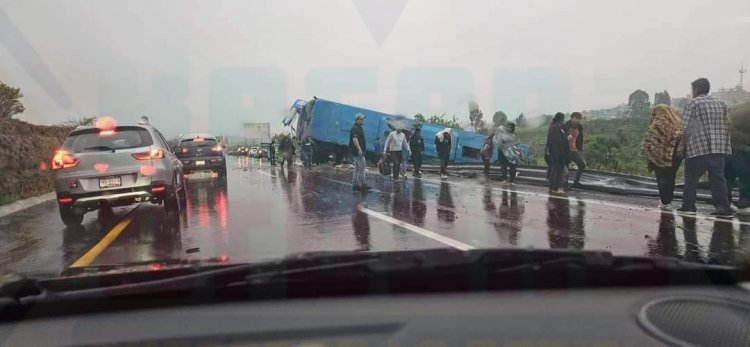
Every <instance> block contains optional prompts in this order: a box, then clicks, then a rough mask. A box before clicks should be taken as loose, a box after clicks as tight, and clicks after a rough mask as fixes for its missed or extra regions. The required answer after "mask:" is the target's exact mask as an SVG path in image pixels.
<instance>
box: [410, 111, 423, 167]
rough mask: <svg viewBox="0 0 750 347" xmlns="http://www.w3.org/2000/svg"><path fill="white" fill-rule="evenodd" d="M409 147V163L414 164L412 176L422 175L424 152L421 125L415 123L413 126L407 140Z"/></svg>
mask: <svg viewBox="0 0 750 347" xmlns="http://www.w3.org/2000/svg"><path fill="white" fill-rule="evenodd" d="M409 148H410V149H411V163H412V165H414V177H416V178H420V177H422V172H421V171H420V169H421V168H422V155H423V154H424V138H423V137H422V126H421V125H419V124H417V125H416V126H415V128H414V134H413V135H412V136H411V141H409Z"/></svg>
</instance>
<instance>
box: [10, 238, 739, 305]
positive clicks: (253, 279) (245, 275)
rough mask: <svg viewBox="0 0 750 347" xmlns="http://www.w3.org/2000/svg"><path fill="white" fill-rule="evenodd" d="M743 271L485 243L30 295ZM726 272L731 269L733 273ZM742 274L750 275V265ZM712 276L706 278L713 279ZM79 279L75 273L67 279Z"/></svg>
mask: <svg viewBox="0 0 750 347" xmlns="http://www.w3.org/2000/svg"><path fill="white" fill-rule="evenodd" d="M738 271H739V270H737V269H734V268H731V267H727V266H714V265H705V264H698V263H689V262H685V261H681V260H679V259H674V258H648V257H616V256H613V255H612V254H611V253H609V252H598V251H576V250H524V249H486V250H481V249H480V250H472V251H466V252H464V251H458V250H452V249H440V250H425V251H404V252H383V253H375V252H372V253H366V252H317V253H302V254H299V255H295V256H290V257H286V258H282V259H280V260H276V261H271V262H266V263H259V264H240V265H228V266H222V267H218V268H217V267H211V268H209V269H201V268H196V269H195V270H194V271H191V272H188V273H185V272H182V273H181V274H179V275H175V276H173V277H168V278H158V279H155V280H154V279H152V280H149V275H153V276H157V274H158V273H159V272H158V271H157V272H151V273H144V274H143V275H144V276H145V278H142V279H140V280H139V281H132V278H130V279H128V280H123V281H122V283H117V284H113V285H109V286H105V287H97V286H96V285H92V286H91V287H88V288H74V289H72V290H64V289H63V290H60V289H62V288H57V289H55V288H54V286H51V287H48V288H47V290H45V291H44V292H42V293H41V294H40V295H35V296H30V297H27V298H24V300H28V301H29V302H39V301H56V300H79V299H86V298H91V297H118V296H129V295H152V294H155V293H162V292H174V291H190V290H195V289H197V288H204V289H208V290H216V289H221V288H230V287H233V286H234V287H237V286H240V287H248V288H253V289H258V288H263V287H269V288H272V287H273V288H275V287H274V286H277V285H279V284H283V285H286V286H289V285H298V284H299V285H310V286H311V287H315V285H316V284H317V285H318V287H320V286H321V285H327V286H325V287H324V289H325V290H330V289H331V288H329V287H331V284H332V283H344V284H347V283H348V284H354V283H357V281H360V282H362V281H363V280H364V282H367V283H370V282H380V281H385V282H389V281H390V283H391V284H389V286H390V285H393V286H396V284H397V283H400V284H399V285H400V286H402V287H404V288H407V287H409V286H412V287H415V288H417V287H418V288H423V286H425V285H427V284H429V283H432V284H429V285H431V286H434V287H435V288H452V287H453V286H458V287H456V288H460V290H471V289H478V288H480V287H481V288H482V289H485V290H486V289H493V288H497V287H503V288H506V287H507V288H512V287H514V286H516V287H517V286H518V285H522V284H523V283H525V282H524V281H527V282H528V283H529V284H531V285H532V286H531V287H532V288H533V287H535V286H539V287H545V286H546V287H550V286H555V285H559V283H564V284H565V286H566V287H568V286H573V284H572V283H566V282H565V281H566V278H567V277H566V276H572V277H571V278H570V279H569V280H571V281H578V280H581V281H582V282H580V284H579V286H587V285H589V284H592V285H593V284H594V283H598V282H597V278H600V277H601V278H602V279H604V280H603V281H602V283H604V285H606V284H608V283H609V284H612V285H616V284H621V285H627V284H629V283H634V282H633V281H644V282H647V281H646V279H645V277H648V275H649V274H651V275H652V276H651V277H653V280H654V281H657V283H654V284H658V283H661V282H658V281H664V280H665V279H667V280H670V281H674V280H676V279H677V278H678V277H675V276H673V275H674V274H675V273H685V272H691V273H692V274H696V273H698V274H701V275H705V274H707V273H711V274H720V275H721V276H724V277H721V278H719V279H718V281H719V282H721V283H725V282H727V281H729V280H736V279H737V278H738V277H737V273H738ZM636 273H637V274H638V275H634V274H636ZM642 274H646V275H645V277H642V276H641V275H642ZM665 274H670V276H665ZM726 274H730V275H729V277H728V278H729V279H727V277H726ZM742 276H744V277H747V276H746V273H745V272H743V273H742ZM667 277H668V278H667ZM704 277H705V276H704ZM704 277H701V278H702V279H703V280H705V278H704ZM71 280H73V279H67V281H71ZM710 280H714V278H710ZM368 281H369V282H368ZM431 281H435V282H434V283H433V282H431ZM461 281H464V282H471V281H478V283H480V284H478V286H479V287H476V288H475V287H471V288H469V287H466V288H464V287H461ZM587 281H588V282H587ZM607 281H611V282H607ZM94 283H96V281H95V282H94ZM109 283H111V282H109ZM556 283H557V284H556ZM335 286H336V285H333V287H335ZM391 288H393V287H391ZM390 290H393V289H390ZM453 290H456V289H453ZM22 302H23V301H22Z"/></svg>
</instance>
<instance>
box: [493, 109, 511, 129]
mask: <svg viewBox="0 0 750 347" xmlns="http://www.w3.org/2000/svg"><path fill="white" fill-rule="evenodd" d="M507 122H508V115H506V114H505V112H503V111H497V112H495V114H494V115H492V125H494V126H495V128H497V127H499V126H501V125H505V123H507Z"/></svg>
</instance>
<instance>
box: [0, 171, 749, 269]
mask: <svg viewBox="0 0 750 347" xmlns="http://www.w3.org/2000/svg"><path fill="white" fill-rule="evenodd" d="M230 165H231V167H232V168H231V170H230V171H229V176H228V181H227V182H226V183H221V182H219V181H218V180H217V179H216V177H215V176H211V175H206V174H196V175H192V176H190V177H189V184H188V193H187V204H186V206H185V208H184V209H183V212H182V213H180V214H166V213H165V212H164V210H163V208H162V207H161V206H158V205H152V204H149V203H144V204H141V205H138V206H135V205H134V206H130V207H123V208H117V209H115V211H114V215H112V216H106V215H99V214H98V213H96V212H93V213H89V214H87V215H86V217H85V219H84V223H83V225H82V226H81V227H79V228H66V227H65V226H64V225H63V224H62V222H61V221H60V218H59V216H58V212H57V207H56V203H55V202H54V201H50V202H48V203H45V204H42V205H39V206H36V207H34V208H31V209H28V210H26V211H22V212H20V213H16V214H14V215H11V216H9V217H6V218H3V219H0V270H4V271H15V272H20V273H25V274H30V275H38V276H50V275H53V276H57V275H59V274H60V273H61V272H62V271H63V270H65V269H66V268H68V267H70V266H86V265H107V264H123V263H130V262H143V261H156V260H163V259H190V260H194V259H209V258H218V259H221V260H222V261H226V262H230V263H236V262H253V261H259V260H266V259H270V258H276V257H281V256H285V255H288V254H293V253H299V252H310V251H339V250H341V251H343V250H362V251H389V250H419V249H429V248H440V247H454V248H458V249H471V248H487V247H534V248H572V249H590V250H609V251H611V252H613V253H614V254H617V255H649V256H676V257H679V258H683V259H686V260H691V261H700V262H707V263H718V264H737V263H740V262H743V263H748V262H749V261H750V256H749V254H750V219H748V218H744V219H740V218H735V219H734V220H732V221H729V222H727V221H723V220H714V219H711V218H708V217H704V216H699V217H698V218H693V217H683V216H677V215H674V214H666V213H661V212H660V211H658V210H657V209H656V208H655V207H654V206H655V205H656V204H657V201H655V200H653V199H650V198H639V197H627V196H619V195H607V194H602V193H593V192H583V191H574V192H571V193H570V194H569V196H567V197H554V196H549V195H548V194H547V192H546V188H543V187H537V186H531V185H523V184H518V185H516V186H515V187H513V188H511V189H508V188H506V187H504V186H502V185H501V184H499V183H497V182H485V181H484V180H483V179H463V178H458V177H455V178H454V177H452V178H451V179H449V180H448V181H446V182H441V181H440V180H439V179H438V178H437V177H436V176H432V175H426V176H425V177H424V178H423V179H422V180H413V179H409V180H408V181H407V182H402V183H396V184H394V183H393V182H392V181H391V180H390V179H389V178H385V177H382V176H380V175H377V174H376V173H375V172H374V171H373V170H374V169H370V171H368V177H367V178H368V183H369V184H370V185H371V186H373V187H374V190H373V191H372V192H370V193H368V194H361V193H353V192H352V189H351V185H350V183H349V182H350V181H351V179H350V171H349V169H336V168H331V167H318V168H315V169H312V170H306V169H303V168H299V167H295V168H293V169H291V170H288V169H284V170H281V169H279V168H273V167H269V166H268V165H267V162H261V161H259V160H258V159H250V158H230ZM699 208H700V209H701V211H702V212H703V213H707V212H709V211H710V207H708V206H701V207H699Z"/></svg>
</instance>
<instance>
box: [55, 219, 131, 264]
mask: <svg viewBox="0 0 750 347" xmlns="http://www.w3.org/2000/svg"><path fill="white" fill-rule="evenodd" d="M138 206H140V205H138ZM138 206H136V207H135V208H134V209H132V210H130V212H128V213H127V214H126V215H125V218H124V219H123V220H121V221H120V222H119V223H117V225H115V227H114V228H112V230H110V231H109V232H108V233H107V235H104V237H103V238H102V239H101V240H100V241H99V242H98V243H97V244H96V245H94V247H92V248H91V249H90V250H89V251H88V252H86V254H84V255H83V256H82V257H81V258H79V259H78V260H76V262H75V263H73V265H71V266H70V267H83V266H88V265H89V264H91V263H92V262H93V261H94V259H96V257H98V256H99V254H101V253H102V252H104V250H105V249H107V247H108V246H109V245H110V244H111V243H112V242H113V241H115V239H116V238H117V236H119V235H120V233H122V232H123V230H125V228H127V227H128V225H130V222H132V221H133V217H132V216H131V214H132V213H133V211H135V210H136V209H137V208H138Z"/></svg>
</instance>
